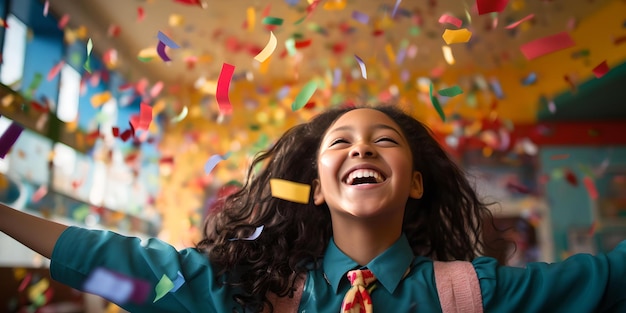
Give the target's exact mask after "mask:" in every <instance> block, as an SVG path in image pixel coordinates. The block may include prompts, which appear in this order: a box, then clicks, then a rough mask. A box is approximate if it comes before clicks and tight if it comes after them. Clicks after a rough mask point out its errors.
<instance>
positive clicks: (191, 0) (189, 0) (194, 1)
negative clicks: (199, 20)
mask: <svg viewBox="0 0 626 313" xmlns="http://www.w3.org/2000/svg"><path fill="white" fill-rule="evenodd" d="M174 2H176V3H180V4H185V5H198V6H201V5H202V3H201V2H200V0H174Z"/></svg>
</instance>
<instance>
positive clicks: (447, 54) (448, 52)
mask: <svg viewBox="0 0 626 313" xmlns="http://www.w3.org/2000/svg"><path fill="white" fill-rule="evenodd" d="M441 51H442V52H443V58H444V59H445V60H446V62H447V63H448V64H450V65H452V64H454V63H455V62H456V61H455V60H454V55H452V48H450V46H441Z"/></svg>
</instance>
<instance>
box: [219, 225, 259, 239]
mask: <svg viewBox="0 0 626 313" xmlns="http://www.w3.org/2000/svg"><path fill="white" fill-rule="evenodd" d="M264 227H265V226H264V225H261V226H259V227H257V228H256V229H255V230H254V233H253V234H252V235H250V236H248V237H245V238H230V239H228V240H230V241H236V240H247V241H251V240H256V239H257V238H259V236H261V233H262V232H263V228H264Z"/></svg>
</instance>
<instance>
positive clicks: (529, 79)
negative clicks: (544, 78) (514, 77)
mask: <svg viewBox="0 0 626 313" xmlns="http://www.w3.org/2000/svg"><path fill="white" fill-rule="evenodd" d="M536 82H537V74H536V73H535V72H530V73H529V74H528V76H526V77H524V78H523V79H522V85H524V86H529V85H532V84H534V83H536Z"/></svg>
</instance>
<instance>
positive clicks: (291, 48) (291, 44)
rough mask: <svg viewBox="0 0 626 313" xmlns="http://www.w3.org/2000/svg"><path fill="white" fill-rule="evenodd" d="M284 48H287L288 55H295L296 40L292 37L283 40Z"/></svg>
mask: <svg viewBox="0 0 626 313" xmlns="http://www.w3.org/2000/svg"><path fill="white" fill-rule="evenodd" d="M285 48H287V52H288V53H289V56H294V55H296V41H295V40H294V39H293V38H289V39H287V40H285Z"/></svg>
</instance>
